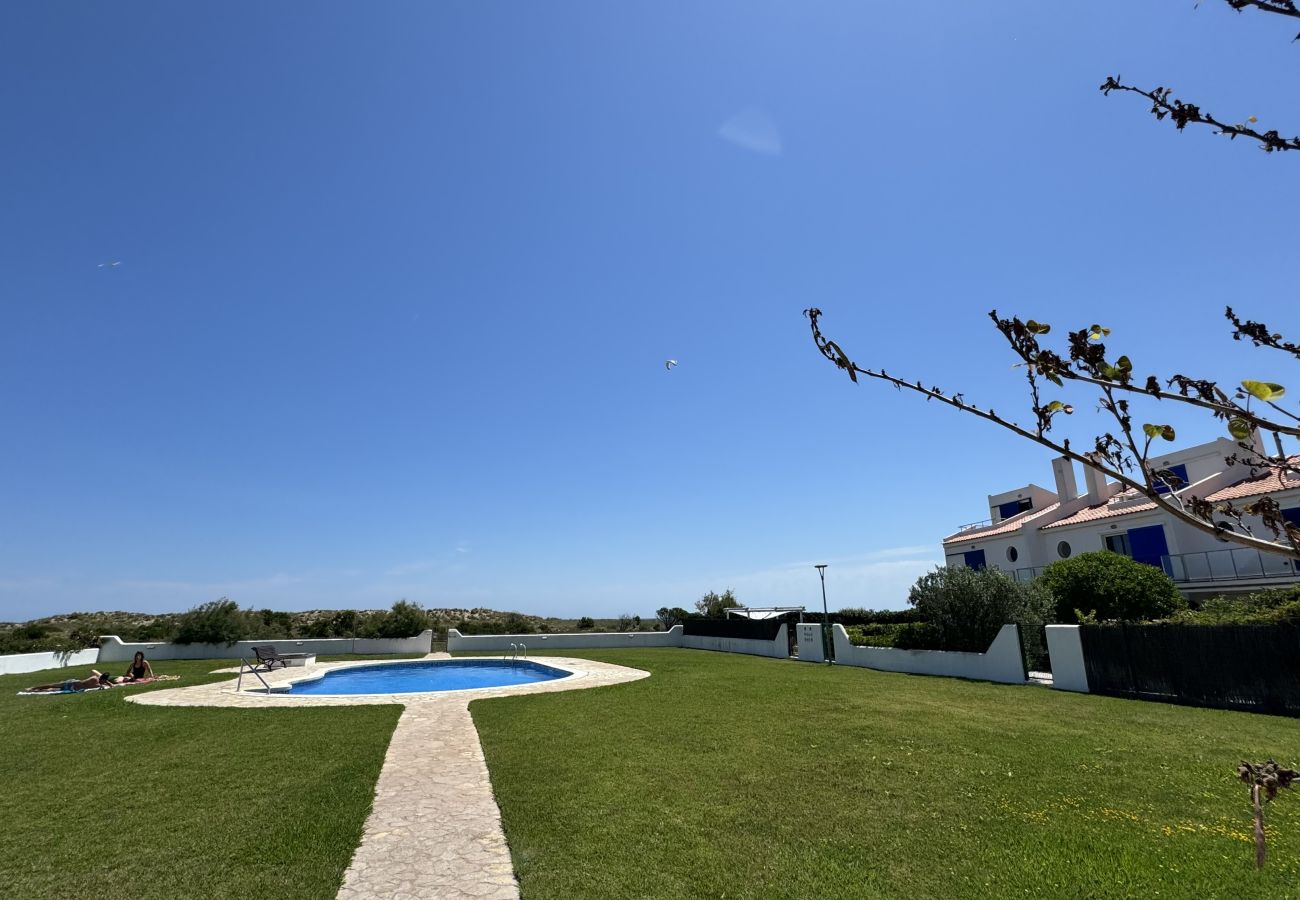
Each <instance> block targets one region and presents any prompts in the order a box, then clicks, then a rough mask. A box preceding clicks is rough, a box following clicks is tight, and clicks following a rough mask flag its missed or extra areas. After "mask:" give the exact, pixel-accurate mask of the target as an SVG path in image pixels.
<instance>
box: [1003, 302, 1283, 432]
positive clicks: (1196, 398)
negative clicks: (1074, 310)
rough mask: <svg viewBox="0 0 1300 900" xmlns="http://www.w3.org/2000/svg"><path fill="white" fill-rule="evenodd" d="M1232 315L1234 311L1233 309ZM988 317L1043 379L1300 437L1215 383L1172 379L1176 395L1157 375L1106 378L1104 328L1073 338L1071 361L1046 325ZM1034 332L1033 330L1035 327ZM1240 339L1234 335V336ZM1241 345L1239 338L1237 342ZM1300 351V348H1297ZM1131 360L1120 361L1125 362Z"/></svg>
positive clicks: (1121, 370) (1124, 373) (1077, 333)
mask: <svg viewBox="0 0 1300 900" xmlns="http://www.w3.org/2000/svg"><path fill="white" fill-rule="evenodd" d="M1229 312H1231V310H1229ZM989 318H990V319H992V320H993V324H994V325H995V326H996V327H997V329H998V331H1000V332H1001V333H1002V336H1003V337H1004V338H1006V340H1007V343H1008V344H1009V345H1010V346H1011V349H1012V351H1013V352H1014V353H1015V354H1016V355H1017V356H1019V357H1020V358H1021V359H1022V360H1024V362H1025V364H1026V365H1030V366H1033V367H1035V368H1036V369H1037V370H1038V371H1039V372H1040V373H1041V374H1043V375H1044V376H1045V377H1047V378H1048V380H1051V381H1053V382H1054V383H1056V384H1058V385H1059V384H1060V383H1061V382H1062V381H1078V382H1082V383H1084V384H1090V385H1093V386H1094V387H1098V388H1102V389H1105V388H1106V387H1112V388H1115V389H1117V390H1122V391H1127V392H1129V393H1132V394H1142V395H1145V396H1148V397H1152V398H1154V399H1156V400H1170V401H1172V402H1175V403H1186V404H1188V405H1190V406H1197V407H1200V408H1201V409H1205V410H1209V411H1210V412H1211V413H1213V414H1214V416H1215V417H1216V418H1220V419H1224V420H1225V421H1229V422H1231V421H1232V420H1234V419H1238V420H1241V422H1243V423H1245V425H1246V426H1248V430H1249V429H1256V428H1258V429H1260V430H1263V431H1268V432H1274V433H1277V434H1286V435H1290V436H1291V437H1300V426H1294V425H1284V424H1282V423H1280V422H1275V421H1272V420H1270V419H1266V418H1264V417H1263V416H1261V415H1259V414H1258V413H1255V412H1253V411H1251V409H1250V408H1249V407H1246V406H1242V405H1241V404H1239V403H1236V402H1235V401H1233V399H1232V398H1231V397H1229V396H1228V394H1227V393H1225V392H1224V391H1223V390H1222V389H1221V388H1219V387H1218V386H1217V385H1216V384H1215V383H1214V382H1212V381H1203V380H1198V379H1194V378H1188V377H1187V376H1185V375H1175V376H1173V377H1172V378H1170V379H1169V382H1168V383H1169V384H1170V385H1174V384H1176V385H1178V391H1177V392H1171V391H1165V390H1162V389H1161V388H1160V381H1159V379H1157V378H1156V377H1155V376H1154V375H1152V376H1150V377H1148V378H1147V380H1146V383H1145V385H1142V386H1139V385H1138V384H1137V382H1135V381H1134V380H1133V378H1132V374H1131V371H1132V370H1131V367H1130V368H1129V369H1124V368H1122V366H1121V367H1120V368H1119V371H1118V372H1116V374H1118V375H1120V376H1121V377H1117V378H1109V377H1107V376H1106V374H1105V371H1106V370H1107V369H1113V368H1115V367H1111V366H1110V364H1109V363H1108V362H1107V361H1106V356H1105V351H1106V346H1105V344H1102V343H1100V341H1094V340H1093V339H1092V337H1091V335H1092V334H1094V333H1096V334H1100V333H1101V332H1107V333H1108V332H1109V329H1101V327H1100V326H1093V328H1097V329H1100V331H1098V332H1091V331H1090V330H1089V329H1081V330H1079V331H1074V332H1071V333H1070V358H1069V359H1068V360H1067V359H1066V358H1064V357H1062V356H1061V355H1060V354H1058V353H1055V352H1053V351H1051V350H1046V349H1044V348H1043V347H1042V346H1040V345H1039V343H1038V337H1037V336H1038V334H1039V333H1042V334H1046V333H1047V332H1046V331H1042V332H1039V331H1036V330H1035V329H1041V328H1043V327H1045V326H1042V325H1040V324H1039V323H1037V322H1033V320H1032V319H1031V320H1030V322H1021V321H1020V319H1018V318H1011V319H1002V318H999V317H998V311H997V310H996V309H995V310H992V311H990V312H989ZM1031 324H1032V325H1033V326H1034V328H1031V327H1030V325H1031ZM1247 324H1249V325H1254V326H1258V327H1259V328H1264V326H1263V325H1260V324H1259V323H1257V322H1251V323H1247ZM1234 336H1235V335H1234ZM1273 337H1274V338H1278V339H1280V338H1281V336H1280V335H1273ZM1237 339H1238V340H1240V338H1237ZM1291 346H1293V345H1290V344H1283V345H1282V349H1289V348H1290V347H1291ZM1297 349H1300V348H1297ZM1125 359H1126V357H1120V361H1121V362H1122V361H1124V360H1125ZM1269 405H1270V406H1274V408H1275V409H1277V410H1278V411H1279V412H1281V413H1282V414H1283V415H1285V416H1287V417H1288V418H1290V419H1293V420H1295V421H1297V422H1300V417H1297V416H1295V415H1293V414H1292V413H1290V412H1288V411H1287V410H1285V409H1282V408H1281V407H1278V406H1275V405H1274V404H1271V403H1270V404H1269Z"/></svg>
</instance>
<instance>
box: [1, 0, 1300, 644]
mask: <svg viewBox="0 0 1300 900" xmlns="http://www.w3.org/2000/svg"><path fill="white" fill-rule="evenodd" d="M1277 19H1278V17H1270V16H1265V15H1261V14H1250V13H1247V14H1242V15H1238V14H1235V13H1232V12H1231V11H1230V10H1228V9H1227V8H1226V7H1225V6H1224V5H1223V4H1222V3H1219V2H1208V0H1207V2H1205V3H1202V4H1201V8H1200V9H1193V8H1192V5H1191V4H1190V3H1188V2H1169V0H1108V2H1098V3H1091V4H1066V5H1062V4H1054V3H1043V2H1029V0H1020V2H1009V3H997V4H971V3H967V2H962V0H939V2H935V3H926V4H884V5H881V4H874V5H864V4H861V3H851V2H836V3H831V2H808V0H799V2H782V3H773V2H767V3H759V2H710V3H686V2H674V3H664V2H660V0H657V2H626V3H606V2H596V0H588V2H547V3H504V2H485V0H472V2H470V0H466V2H439V3H425V2H403V3H398V2H386V3H337V2H318V3H310V4H308V3H275V4H266V3H247V2H236V3H221V4H215V3H212V4H205V5H204V6H203V8H200V7H199V5H198V4H175V3H170V2H148V3H146V2H133V3H127V4H116V3H115V4H105V3H93V2H58V3H55V2H50V3H22V4H20V3H9V4H6V5H5V6H4V8H3V9H2V10H0V75H2V76H3V77H2V78H0V104H2V105H0V114H2V115H3V121H4V126H5V127H4V139H3V141H0V163H3V172H4V174H5V177H4V185H5V190H4V202H3V203H2V204H0V309H2V311H3V326H2V328H0V422H3V430H4V440H3V442H0V619H24V618H28V617H32V616H37V615H43V614H47V613H52V612H60V611H71V610H78V609H136V610H177V609H184V608H187V607H189V606H191V605H193V604H195V603H198V602H201V601H204V600H208V599H212V598H214V597H217V596H220V595H222V594H226V595H229V596H230V597H231V598H233V599H235V600H237V601H239V602H240V603H241V604H245V605H252V606H257V607H263V606H271V607H275V608H280V609H301V608H310V607H343V606H362V607H378V606H387V605H389V604H390V603H391V602H392V601H394V600H396V599H397V598H399V597H408V598H410V599H412V600H417V601H419V602H421V603H424V604H426V605H431V606H490V607H496V608H501V609H519V610H523V611H527V612H533V613H541V614H567V615H579V614H592V615H613V614H617V613H620V612H623V611H628V612H636V613H641V614H643V615H645V614H649V613H650V612H652V611H653V610H654V609H655V608H656V607H658V606H661V605H682V606H689V605H690V604H691V602H692V601H693V600H694V599H695V598H697V597H698V596H699V595H700V594H702V593H703V592H705V591H707V590H709V589H718V590H721V589H723V588H725V587H727V586H731V587H733V588H735V589H736V590H737V592H738V594H739V595H740V597H741V599H742V600H745V601H749V602H753V603H755V604H759V603H774V602H781V603H807V604H809V605H813V604H820V596H819V593H818V587H817V579H816V574H815V572H814V571H813V570H812V568H810V565H811V563H813V562H817V561H823V560H824V561H827V562H829V563H830V564H831V567H830V569H829V570H828V573H827V588H828V592H829V593H830V600H831V604H832V606H833V607H838V606H843V605H869V606H877V607H897V606H901V605H903V602H904V598H905V594H906V587H907V585H908V584H910V582H911V581H913V580H914V579H915V578H916V576H917V575H918V574H920V573H921V572H923V571H925V570H927V569H928V568H929V567H931V566H932V565H933V564H934V563H935V562H937V561H939V560H940V559H941V553H940V552H939V541H940V539H941V538H942V537H943V536H944V535H945V534H947V533H949V532H950V531H951V530H953V528H954V527H955V526H956V525H958V524H961V523H963V522H966V521H970V520H973V519H979V518H982V517H983V516H984V515H985V514H986V513H985V495H986V494H988V493H990V492H996V491H1001V490H1005V489H1007V488H1011V487H1015V486H1017V485H1019V484H1023V483H1024V482H1026V481H1029V480H1034V481H1038V482H1039V483H1042V484H1046V485H1047V486H1049V487H1050V479H1051V473H1050V468H1049V460H1048V454H1047V453H1046V452H1045V451H1041V450H1038V449H1037V448H1034V447H1031V446H1029V445H1026V444H1022V443H1020V442H1019V441H1018V440H1017V439H1015V438H1014V437H1012V436H1010V435H1004V434H1003V433H1000V432H998V431H996V430H994V429H993V428H991V427H990V426H987V425H985V424H983V423H980V422H977V421H975V420H973V419H966V418H963V417H962V416H960V415H958V414H956V413H952V412H948V411H945V410H940V409H937V408H935V407H934V406H933V405H930V406H927V405H926V404H925V403H924V402H919V403H918V402H917V401H916V400H914V399H912V398H910V397H905V396H900V395H897V394H895V392H894V391H893V390H891V389H888V388H885V387H883V386H881V385H878V384H863V385H859V386H856V387H855V386H853V385H851V384H849V382H848V381H847V380H846V379H844V378H843V377H842V376H841V375H839V374H838V373H837V372H836V371H835V370H834V369H833V368H832V367H831V366H830V365H829V364H828V363H826V362H825V361H824V360H822V359H821V358H820V357H819V356H818V355H817V354H816V352H815V350H814V348H813V346H812V344H811V341H810V340H809V337H808V333H807V328H806V324H805V322H804V320H803V319H802V318H801V316H800V311H801V310H802V309H803V308H804V307H806V306H810V305H816V306H820V307H821V308H822V309H823V310H824V311H825V313H826V319H825V322H824V324H825V327H826V329H827V331H828V332H829V333H830V334H831V336H833V337H835V338H836V339H838V340H839V341H840V342H841V343H842V344H843V345H844V346H845V347H846V348H847V349H848V350H849V351H850V352H851V353H852V354H853V355H855V356H856V357H858V358H859V359H860V360H861V361H863V362H866V363H876V364H883V365H885V366H886V367H887V368H888V369H889V370H890V371H897V372H900V373H904V372H905V373H908V374H914V375H916V376H918V377H921V378H924V379H925V380H926V381H927V382H936V383H938V384H940V385H942V386H945V387H948V388H949V389H962V390H964V391H965V393H966V394H967V396H968V397H970V398H971V399H975V400H977V402H981V403H982V405H988V404H989V403H991V404H992V405H994V406H995V407H998V408H1005V409H1008V410H1009V409H1011V408H1013V407H1015V406H1016V405H1017V404H1018V403H1019V402H1020V401H1019V394H1018V391H1019V388H1018V385H1019V382H1018V380H1017V375H1016V373H1015V372H1013V371H1012V370H1011V369H1010V367H1009V363H1010V359H1009V357H1008V355H1007V353H1006V352H1005V351H1004V350H1003V349H1001V347H1000V346H999V340H1000V339H999V338H998V336H997V335H996V333H994V332H993V331H992V329H991V327H990V326H989V324H988V322H987V320H986V319H985V317H984V314H985V312H986V311H987V310H988V309H989V308H991V307H993V306H997V307H999V308H1000V309H1002V310H1005V311H1007V312H1015V313H1019V314H1021V315H1023V316H1034V317H1037V318H1039V319H1046V320H1047V321H1051V322H1054V323H1057V324H1058V327H1059V328H1060V329H1061V330H1064V327H1065V326H1067V325H1069V326H1072V327H1077V326H1079V325H1082V324H1087V323H1089V322H1092V321H1096V320H1100V321H1101V322H1103V323H1104V324H1109V325H1111V326H1112V327H1114V328H1115V330H1116V334H1115V337H1116V339H1117V340H1118V343H1119V344H1122V345H1123V347H1124V349H1125V350H1127V351H1129V352H1130V355H1131V356H1133V357H1134V359H1135V361H1136V363H1137V366H1138V368H1139V369H1140V370H1143V371H1145V370H1147V369H1148V368H1149V369H1152V370H1156V371H1161V370H1163V369H1166V368H1172V367H1174V366H1175V365H1183V366H1185V367H1187V368H1193V369H1194V370H1195V371H1196V372H1197V373H1204V374H1210V375H1216V376H1221V377H1225V378H1232V377H1235V378H1241V377H1252V376H1253V377H1264V376H1268V377H1270V379H1271V380H1277V381H1282V382H1283V383H1285V382H1286V380H1287V379H1286V377H1285V376H1286V374H1287V372H1286V370H1285V366H1284V365H1283V366H1282V367H1281V368H1277V366H1279V365H1280V364H1282V363H1283V362H1284V361H1282V360H1280V359H1272V360H1268V359H1267V358H1266V357H1259V356H1258V351H1256V352H1255V354H1253V355H1252V354H1250V353H1246V352H1245V351H1244V350H1243V349H1242V348H1240V347H1236V346H1233V345H1232V344H1231V342H1230V341H1228V340H1227V337H1226V335H1227V332H1226V330H1225V328H1224V325H1223V322H1222V319H1221V317H1220V316H1221V309H1222V307H1223V305H1224V304H1225V302H1232V303H1234V304H1235V305H1237V306H1238V307H1239V308H1240V309H1241V310H1242V311H1243V312H1246V313H1248V314H1253V315H1255V316H1257V317H1263V318H1266V319H1268V320H1270V323H1271V324H1274V323H1275V324H1276V326H1277V327H1286V326H1290V327H1291V329H1292V332H1293V333H1294V332H1296V331H1300V313H1297V312H1296V307H1295V305H1294V298H1293V294H1294V285H1295V272H1294V253H1293V252H1292V251H1291V244H1292V243H1293V240H1294V222H1293V221H1292V216H1291V213H1292V211H1293V210H1294V209H1295V208H1296V199H1297V197H1296V193H1297V188H1296V185H1297V171H1300V170H1297V169H1296V166H1297V165H1298V164H1300V161H1297V160H1294V159H1291V158H1289V157H1286V156H1283V155H1273V156H1268V155H1265V154H1264V153H1262V152H1259V151H1258V150H1256V149H1254V148H1253V147H1250V146H1244V145H1242V144H1241V143H1240V142H1238V143H1237V144H1235V145H1230V144H1229V143H1228V142H1227V141H1226V140H1225V139H1223V138H1216V137H1214V136H1212V135H1211V134H1209V133H1208V132H1207V131H1205V130H1201V131H1197V132H1195V133H1192V132H1189V133H1186V134H1181V135H1180V134H1177V133H1175V132H1174V130H1173V129H1172V127H1170V126H1169V125H1168V124H1167V123H1164V124H1162V123H1157V122H1155V121H1154V120H1153V119H1152V118H1151V117H1150V116H1149V115H1148V114H1147V112H1146V107H1145V104H1144V103H1143V102H1142V101H1141V100H1140V99H1139V98H1133V97H1111V98H1109V99H1107V98H1103V97H1102V95H1101V94H1100V93H1099V92H1098V91H1097V85H1098V84H1100V83H1101V81H1102V80H1103V78H1104V77H1105V76H1106V75H1107V74H1110V73H1115V72H1119V73H1121V74H1123V75H1124V76H1125V77H1126V79H1129V80H1132V81H1134V82H1137V83H1140V84H1144V85H1155V84H1170V85H1173V86H1174V87H1176V88H1177V89H1178V90H1179V92H1180V93H1182V94H1185V95H1187V96H1188V97H1189V98H1192V99H1195V100H1198V101H1199V102H1200V103H1202V105H1203V106H1205V107H1206V108H1207V109H1209V110H1210V111H1212V112H1214V113H1215V114H1218V115H1221V116H1222V117H1224V118H1227V119H1229V120H1230V121H1235V120H1240V119H1243V118H1244V117H1245V116H1247V115H1252V114H1253V115H1257V116H1259V118H1260V120H1261V122H1262V123H1263V124H1265V125H1268V126H1273V125H1276V126H1278V127H1280V128H1281V129H1282V130H1283V132H1284V133H1292V132H1294V131H1296V130H1300V117H1298V114H1297V113H1296V111H1295V104H1294V100H1295V95H1294V91H1293V90H1291V89H1290V88H1291V85H1292V84H1293V81H1294V79H1293V75H1294V73H1295V72H1296V68H1297V66H1300V49H1297V47H1296V45H1294V44H1292V43H1291V37H1292V35H1293V32H1294V30H1295V29H1294V26H1291V27H1288V26H1287V23H1286V21H1276V20H1277ZM113 260H120V262H121V265H120V266H117V267H108V266H102V267H101V266H100V265H99V264H100V263H105V262H109V261H113ZM1261 298H1268V302H1269V303H1270V304H1271V307H1265V306H1263V305H1262V304H1263V300H1262V299H1261ZM668 358H675V359H677V360H679V361H680V365H679V367H678V368H676V369H675V370H673V371H671V372H667V371H665V369H664V360H665V359H668ZM1257 360H1258V362H1263V361H1265V360H1267V361H1268V362H1269V363H1270V364H1271V365H1273V366H1274V368H1269V369H1267V370H1265V369H1261V368H1260V366H1259V365H1258V362H1257ZM1297 387H1300V385H1297ZM1013 392H1017V393H1015V394H1014V398H1013ZM1021 405H1023V404H1021ZM1083 405H1084V407H1085V409H1081V414H1080V416H1078V417H1077V418H1080V419H1083V421H1082V422H1079V423H1076V424H1079V425H1082V426H1084V431H1086V430H1087V426H1088V425H1089V424H1091V417H1090V414H1089V413H1088V412H1087V409H1086V407H1087V404H1086V403H1084V404H1083ZM1166 418H1172V417H1166ZM1175 421H1178V422H1179V424H1180V426H1182V434H1181V435H1180V441H1179V443H1180V445H1182V444H1185V443H1191V442H1194V441H1199V440H1203V439H1208V438H1209V437H1212V436H1214V435H1215V432H1214V431H1213V430H1212V429H1211V428H1210V427H1209V426H1208V425H1200V426H1199V429H1198V427H1197V426H1196V425H1195V424H1194V422H1193V421H1191V420H1189V421H1188V422H1187V424H1183V422H1182V420H1181V419H1175ZM1080 433H1082V432H1080ZM1184 438H1185V440H1184Z"/></svg>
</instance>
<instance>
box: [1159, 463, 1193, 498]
mask: <svg viewBox="0 0 1300 900" xmlns="http://www.w3.org/2000/svg"><path fill="white" fill-rule="evenodd" d="M1169 471H1170V472H1172V473H1173V474H1174V475H1175V476H1176V477H1177V478H1178V481H1179V485H1178V488H1177V489H1178V490H1180V491H1181V490H1182V489H1183V488H1185V487H1187V486H1188V485H1189V484H1191V481H1189V480H1188V478H1187V466H1185V465H1183V464H1182V463H1179V464H1178V465H1176V466H1170V467H1169ZM1156 493H1157V494H1167V493H1169V488H1167V487H1165V486H1164V485H1163V484H1161V483H1160V482H1156Z"/></svg>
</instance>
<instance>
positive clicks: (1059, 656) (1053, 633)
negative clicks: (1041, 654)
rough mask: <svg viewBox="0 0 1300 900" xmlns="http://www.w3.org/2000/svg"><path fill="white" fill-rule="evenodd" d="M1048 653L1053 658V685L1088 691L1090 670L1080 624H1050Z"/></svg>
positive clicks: (1060, 688) (1060, 687)
mask: <svg viewBox="0 0 1300 900" xmlns="http://www.w3.org/2000/svg"><path fill="white" fill-rule="evenodd" d="M1047 655H1048V656H1050V657H1051V658H1052V687H1054V688H1056V689H1057V690H1058V691H1079V692H1081V693H1084V694H1086V693H1088V670H1087V669H1086V668H1084V665H1083V643H1082V642H1081V641H1080V640H1079V626H1078V625H1048V626H1047Z"/></svg>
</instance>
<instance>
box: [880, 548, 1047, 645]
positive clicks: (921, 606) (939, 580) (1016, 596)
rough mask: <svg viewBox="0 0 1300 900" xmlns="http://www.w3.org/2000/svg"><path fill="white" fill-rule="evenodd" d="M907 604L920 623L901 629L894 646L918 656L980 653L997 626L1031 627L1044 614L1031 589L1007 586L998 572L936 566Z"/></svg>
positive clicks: (1041, 597) (1043, 600)
mask: <svg viewBox="0 0 1300 900" xmlns="http://www.w3.org/2000/svg"><path fill="white" fill-rule="evenodd" d="M907 602H908V603H910V604H911V605H912V607H913V608H914V609H915V610H916V611H917V612H918V613H919V614H920V616H921V618H922V619H924V622H913V623H909V624H906V625H904V626H903V627H902V628H901V629H900V630H899V632H898V634H897V636H896V638H895V646H897V647H907V648H909V649H918V650H930V649H935V650H965V651H969V652H973V653H983V652H984V651H985V650H987V649H988V647H989V644H991V643H993V639H994V638H995V637H997V633H998V631H999V630H1000V629H1001V628H1002V626H1003V625H1007V624H1016V625H1022V626H1027V627H1035V626H1037V625H1040V624H1042V622H1043V621H1044V619H1045V617H1046V613H1047V611H1048V609H1049V608H1050V600H1049V598H1048V597H1047V595H1046V594H1045V593H1044V592H1043V591H1042V590H1041V589H1040V588H1038V587H1037V586H1036V585H1035V584H1032V583H1030V584H1024V583H1021V582H1018V581H1015V580H1013V579H1012V578H1010V577H1009V576H1007V575H1006V574H1004V573H1003V572H1001V571H999V570H998V569H970V568H966V567H965V566H961V567H957V566H948V567H945V566H940V567H939V568H936V569H935V570H934V571H933V572H930V573H928V574H926V575H922V576H921V577H920V578H919V579H917V582H916V584H914V585H913V586H912V589H911V591H909V592H908V596H907Z"/></svg>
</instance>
